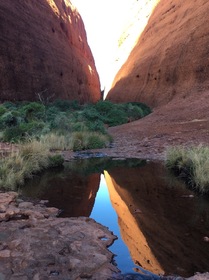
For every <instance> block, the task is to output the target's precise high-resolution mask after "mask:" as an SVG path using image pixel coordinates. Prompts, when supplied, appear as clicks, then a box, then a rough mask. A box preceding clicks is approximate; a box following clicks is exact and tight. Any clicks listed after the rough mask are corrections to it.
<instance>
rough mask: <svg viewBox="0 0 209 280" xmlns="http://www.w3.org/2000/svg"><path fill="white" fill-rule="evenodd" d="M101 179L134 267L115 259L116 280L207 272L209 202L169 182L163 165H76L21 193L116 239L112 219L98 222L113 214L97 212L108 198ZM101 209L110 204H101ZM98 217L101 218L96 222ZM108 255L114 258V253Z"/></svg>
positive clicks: (104, 160) (102, 162) (171, 179)
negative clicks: (105, 228)
mask: <svg viewBox="0 0 209 280" xmlns="http://www.w3.org/2000/svg"><path fill="white" fill-rule="evenodd" d="M101 177H103V178H104V180H106V181H105V182H106V184H107V185H108V186H107V185H106V186H103V188H104V190H105V188H106V190H105V191H106V192H107V187H108V191H109V195H110V200H109V201H110V202H108V203H110V206H108V209H111V211H113V212H114V213H115V214H114V215H115V217H116V218H115V219H116V220H117V226H118V228H119V233H118V232H117V233H116V235H118V234H119V235H120V238H121V239H122V241H123V242H124V243H125V244H126V245H125V246H127V248H128V251H129V252H128V254H129V256H130V255H131V256H132V260H131V265H130V266H129V268H128V269H127V268H125V269H124V267H125V266H124V264H123V263H122V264H120V265H118V263H119V262H120V261H119V259H120V258H121V257H120V252H119V253H117V254H118V260H117V257H116V258H115V261H116V264H117V265H118V267H119V269H121V270H122V274H121V275H120V276H118V275H117V277H121V278H116V279H161V278H162V277H160V276H158V275H159V274H160V271H164V273H165V275H181V276H183V277H190V276H192V275H194V274H195V272H206V271H209V263H208V259H209V250H208V249H209V246H208V245H209V244H208V243H205V242H204V237H205V236H209V201H208V198H206V197H201V196H197V195H196V194H194V193H192V192H191V191H190V190H188V189H187V188H186V187H185V185H184V184H183V183H182V182H179V181H178V180H176V179H175V177H173V176H170V174H169V173H168V172H167V171H166V170H165V168H164V166H163V164H162V163H159V162H146V161H145V160H139V159H132V160H128V159H126V160H122V159H111V158H96V159H95V158H91V159H77V160H73V161H71V162H69V163H67V164H66V165H65V168H64V169H63V170H57V171H56V172H55V170H54V171H53V172H49V171H47V172H45V173H44V174H42V176H36V177H35V178H34V179H33V180H32V181H28V182H27V184H26V185H25V186H24V187H23V188H21V190H20V192H21V194H22V195H23V196H24V197H30V198H31V199H47V200H49V203H48V206H54V207H57V208H59V209H62V213H61V216H62V217H78V216H87V217H92V218H94V219H95V220H96V221H98V222H100V223H102V224H104V225H105V226H108V227H109V228H110V230H111V231H113V232H114V233H115V230H116V228H115V225H111V222H112V221H111V219H110V218H109V217H113V214H111V215H110V214H109V215H107V220H109V223H110V225H109V224H105V223H106V222H104V223H103V222H101V219H100V218H101V217H103V218H104V219H105V213H108V211H109V210H108V209H105V208H104V207H106V206H102V207H103V209H101V208H98V210H95V209H96V205H97V204H98V203H99V205H102V200H101V201H100V202H99V200H98V199H102V198H104V195H102V196H101V197H100V198H99V192H100V189H101V182H102V180H101ZM103 184H104V182H103ZM119 201H120V202H119ZM103 203H104V205H105V204H107V201H105V199H103ZM117 204H120V205H117ZM121 209H124V210H121ZM95 211H96V212H97V213H96V215H97V216H98V217H96V216H93V215H95V214H94V212H95ZM99 217H100V218H99ZM114 223H115V221H114ZM111 227H112V229H111ZM115 244H116V242H115ZM116 246H117V244H116ZM118 247H119V248H120V247H121V245H119V246H118ZM146 248H148V249H146ZM110 250H112V251H113V252H114V248H113V249H112V248H110ZM116 252H117V250H116ZM150 252H151V253H150ZM121 254H122V255H123V254H124V253H123V251H122V250H121ZM125 254H126V253H125ZM129 256H127V258H129ZM127 263H128V261H127ZM121 266H122V267H121ZM143 269H144V270H143ZM140 277H141V278H140ZM159 277H160V278H159Z"/></svg>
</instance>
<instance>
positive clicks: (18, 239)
mask: <svg viewBox="0 0 209 280" xmlns="http://www.w3.org/2000/svg"><path fill="white" fill-rule="evenodd" d="M45 202H46V201H41V202H40V203H38V204H36V205H34V204H33V203H32V202H24V201H21V200H19V199H17V194H16V193H13V192H10V193H0V205H1V209H0V211H1V216H0V279H4V280H7V279H21V280H26V279H28V280H29V279H30V280H31V279H34V280H38V279H40V280H44V279H62V280H63V279H66V280H67V279H95V280H96V279H97V280H98V279H101V280H103V279H104V280H106V279H108V278H111V276H112V275H113V273H114V272H118V270H117V268H116V267H115V266H114V265H112V264H111V259H112V253H111V252H110V251H109V250H108V249H107V246H109V245H110V244H111V243H112V242H113V240H114V239H115V236H114V235H112V233H111V232H109V231H108V230H107V228H105V227H103V226H102V225H100V224H97V223H96V222H95V221H94V220H92V219H90V218H84V217H83V218H56V215H57V214H58V209H56V208H47V207H46V206H45V205H44V203H45Z"/></svg>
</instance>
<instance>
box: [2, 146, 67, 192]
mask: <svg viewBox="0 0 209 280" xmlns="http://www.w3.org/2000/svg"><path fill="white" fill-rule="evenodd" d="M63 161H64V159H63V158H62V157H61V155H51V153H50V151H49V149H48V147H47V146H46V145H44V144H43V143H41V142H40V141H37V140H32V141H30V142H28V143H25V144H23V145H21V146H20V148H19V149H18V150H17V151H14V152H12V153H11V154H10V155H9V156H7V157H5V158H1V159H0V186H1V187H3V188H5V189H8V188H9V189H13V190H14V189H16V187H17V186H19V185H23V184H24V182H25V179H27V178H31V177H32V176H33V175H34V174H36V173H38V172H41V171H43V170H44V169H46V168H51V167H57V166H58V165H59V166H60V165H62V164H63Z"/></svg>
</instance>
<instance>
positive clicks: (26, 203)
mask: <svg viewBox="0 0 209 280" xmlns="http://www.w3.org/2000/svg"><path fill="white" fill-rule="evenodd" d="M19 207H20V208H32V207H33V203H32V202H21V203H20V204H19Z"/></svg>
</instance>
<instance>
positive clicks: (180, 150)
mask: <svg viewBox="0 0 209 280" xmlns="http://www.w3.org/2000/svg"><path fill="white" fill-rule="evenodd" d="M166 166H167V167H168V169H170V170H173V171H174V172H175V173H176V174H177V175H178V176H179V177H180V178H182V179H183V180H184V181H185V182H186V183H187V184H188V185H189V186H190V187H191V188H192V189H194V190H196V191H198V192H200V193H208V192H209V147H206V146H203V145H199V146H196V147H187V148H185V147H172V148H169V149H168V150H167V156H166Z"/></svg>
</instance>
